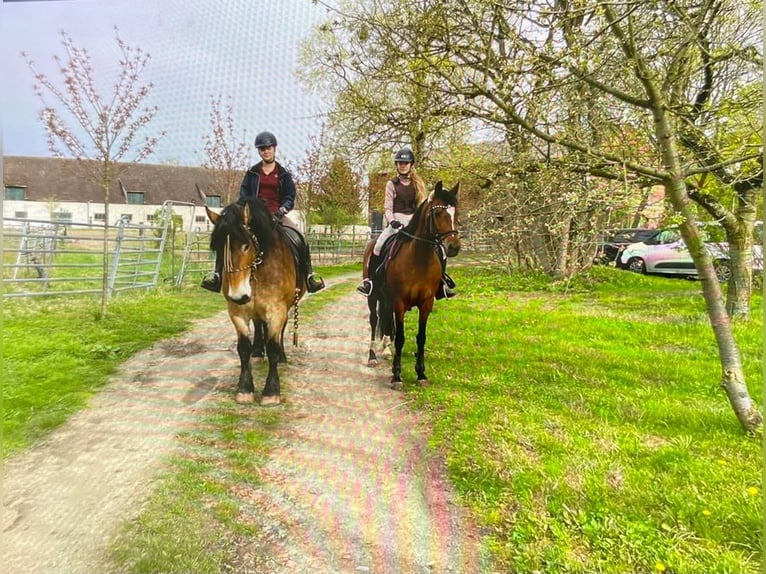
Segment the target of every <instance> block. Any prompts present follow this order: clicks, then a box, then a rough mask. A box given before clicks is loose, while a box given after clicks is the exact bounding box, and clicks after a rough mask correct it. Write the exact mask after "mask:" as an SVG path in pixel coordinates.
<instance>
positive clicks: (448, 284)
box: [436, 271, 457, 299]
mask: <svg viewBox="0 0 766 574" xmlns="http://www.w3.org/2000/svg"><path fill="white" fill-rule="evenodd" d="M454 286H455V282H454V281H453V280H452V277H450V276H449V275H447V273H446V271H445V272H444V273H443V274H442V282H441V283H440V284H439V288H438V289H437V290H436V298H437V299H452V298H453V297H454V296H455V295H457V293H455V292H454V291H453V290H452V288H453V287H454Z"/></svg>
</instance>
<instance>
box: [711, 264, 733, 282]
mask: <svg viewBox="0 0 766 574" xmlns="http://www.w3.org/2000/svg"><path fill="white" fill-rule="evenodd" d="M713 267H715V275H716V277H718V282H719V283H726V282H727V281H728V280H729V279H731V265H730V264H729V262H728V261H726V260H724V259H719V260H718V261H715V262H714V263H713Z"/></svg>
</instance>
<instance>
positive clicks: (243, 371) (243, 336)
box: [235, 331, 255, 403]
mask: <svg viewBox="0 0 766 574" xmlns="http://www.w3.org/2000/svg"><path fill="white" fill-rule="evenodd" d="M238 333H239V334H238V337H237V353H238V354H239V385H238V386H237V396H236V398H235V400H236V401H237V402H238V403H252V402H253V401H254V400H255V387H253V373H252V371H251V370H250V353H251V351H252V343H251V342H250V335H249V334H248V333H241V332H239V331H238Z"/></svg>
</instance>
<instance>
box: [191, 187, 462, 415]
mask: <svg viewBox="0 0 766 574" xmlns="http://www.w3.org/2000/svg"><path fill="white" fill-rule="evenodd" d="M458 189H459V184H458V185H456V186H455V187H454V188H452V189H449V190H448V189H445V188H444V187H443V186H442V183H441V182H438V183H437V184H436V186H435V188H434V190H433V192H432V193H431V194H430V195H429V196H428V198H427V199H426V200H425V201H424V202H423V203H421V204H420V206H418V208H417V209H416V211H415V213H414V214H413V216H412V219H411V221H410V223H409V224H408V225H407V226H405V227H403V228H402V229H400V230H399V233H398V234H397V235H396V236H394V238H395V241H394V242H393V243H394V244H393V246H392V249H390V250H389V252H388V253H387V255H386V259H387V263H386V266H385V270H384V271H383V275H382V277H381V278H380V279H378V280H376V281H374V284H375V288H374V289H373V291H372V293H371V294H370V296H369V297H368V300H367V301H368V306H369V309H370V330H371V336H370V339H371V340H370V350H369V357H368V364H369V365H375V364H376V363H377V358H376V355H375V351H374V348H373V343H374V341H375V335H376V333H377V331H378V329H377V327H378V322H379V321H380V332H381V335H382V336H383V337H384V339H388V340H390V339H391V338H392V337H393V339H394V346H395V353H394V357H393V366H392V374H393V376H392V378H391V386H392V387H393V388H398V389H400V388H401V386H402V379H401V358H402V347H403V346H404V315H405V313H406V312H407V311H409V310H410V309H411V308H413V307H417V308H418V310H419V323H418V325H419V326H418V335H417V349H418V350H417V354H416V360H415V371H416V372H417V375H418V382H419V383H421V384H427V383H428V379H427V378H426V373H425V345H426V324H427V322H428V316H429V314H430V313H431V310H432V309H433V304H434V298H435V296H436V293H437V291H438V289H439V286H440V283H441V281H442V273H443V271H444V265H445V263H446V258H447V257H454V256H455V255H457V253H458V251H460V239H459V236H458V231H457V229H456V225H457V217H456V208H457V193H458ZM205 209H206V211H207V215H208V217H209V219H210V221H211V222H212V223H213V224H214V227H213V232H212V234H211V239H210V247H211V249H213V250H216V251H217V252H219V253H221V254H222V255H223V261H224V266H223V274H222V287H221V292H222V294H223V296H224V297H225V298H226V302H227V306H228V311H229V317H230V318H231V322H232V323H233V324H234V328H235V329H236V331H237V353H238V355H239V361H240V374H239V383H238V386H237V395H236V401H237V402H239V403H251V402H253V401H254V400H255V389H254V386H253V375H252V371H251V367H250V359H251V356H259V355H260V356H262V355H263V346H264V345H265V351H266V356H267V357H268V362H269V370H268V375H267V376H266V383H265V386H264V387H263V391H262V395H261V405H263V406H271V405H278V404H280V402H281V398H280V388H279V372H278V370H277V365H278V363H279V362H285V352H284V331H285V327H286V325H287V318H288V312H289V310H290V308H291V307H293V306H296V307H297V305H298V302H299V301H300V299H301V298H302V297H303V295H304V294H305V292H306V278H305V276H304V275H305V273H303V271H302V270H301V266H300V265H299V261H298V257H297V255H296V253H295V251H294V250H293V249H292V248H291V240H290V239H289V238H288V237H287V231H286V230H285V229H284V228H283V226H281V225H279V224H278V223H277V222H276V221H275V219H274V218H273V216H272V215H271V214H270V213H269V211H268V209H267V208H266V205H265V204H264V203H263V202H262V201H261V200H260V199H249V200H239V201H238V202H236V203H232V204H230V205H228V206H226V207H225V208H224V209H223V210H222V211H221V213H220V214H217V213H215V212H214V211H211V210H210V209H208V208H207V207H206V208H205ZM373 244H374V242H370V244H369V245H368V246H367V249H366V251H365V260H366V262H367V260H369V256H370V254H371V252H372V246H373ZM384 249H385V248H384ZM298 251H299V250H298Z"/></svg>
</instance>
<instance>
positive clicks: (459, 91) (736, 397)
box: [333, 0, 763, 431]
mask: <svg viewBox="0 0 766 574" xmlns="http://www.w3.org/2000/svg"><path fill="white" fill-rule="evenodd" d="M375 6H377V7H379V8H377V10H378V11H377V12H375V14H374V16H375V18H374V20H373V19H372V18H370V12H369V10H368V8H367V4H364V3H356V4H347V5H342V6H341V8H339V9H338V10H337V11H336V13H334V14H333V20H334V21H335V20H341V21H344V22H346V23H355V25H356V26H357V29H361V26H362V24H363V23H365V24H367V25H368V27H369V28H368V29H369V30H375V34H376V39H380V41H381V43H383V45H384V46H385V53H386V57H387V58H388V59H389V61H390V62H392V64H391V65H390V66H389V67H388V68H387V69H389V70H393V69H397V67H401V68H405V67H406V68H414V69H417V70H419V71H421V73H422V74H424V75H425V77H426V78H428V80H429V81H428V88H429V96H430V97H434V98H436V100H437V101H439V102H449V103H450V105H451V106H455V108H456V109H455V111H454V113H455V114H458V115H459V116H461V117H462V118H465V119H468V120H470V121H472V122H474V123H475V124H476V125H484V126H491V127H492V128H494V129H496V130H497V131H499V132H501V133H503V134H504V137H505V139H506V140H507V141H509V142H517V141H519V140H520V139H521V140H527V141H528V142H529V145H532V146H534V147H536V148H538V149H543V148H547V147H550V148H551V150H552V151H551V152H550V154H549V156H550V157H551V158H552V159H553V158H562V159H563V160H564V161H565V162H566V163H567V164H570V165H571V164H575V163H576V166H577V168H578V169H580V170H582V171H583V172H584V173H587V174H588V175H590V176H595V177H598V178H606V179H610V180H613V181H626V182H630V183H631V184H635V185H638V186H641V187H647V186H651V185H660V186H662V187H663V188H664V190H665V194H666V198H667V201H668V204H669V206H670V208H671V210H672V214H671V215H672V216H673V217H674V218H677V219H679V220H680V221H681V226H680V229H681V233H682V235H683V237H684V240H685V242H686V244H687V246H688V249H689V251H690V253H691V255H692V258H693V259H694V262H695V265H696V267H697V270H698V272H699V276H700V279H701V282H700V283H701V286H702V295H703V297H704V300H705V303H706V305H707V309H708V315H709V318H710V323H711V326H712V329H713V332H714V335H715V338H716V342H717V345H718V350H719V356H720V358H721V367H722V379H721V382H722V386H723V388H724V389H725V391H726V394H727V397H728V399H729V402H730V404H731V406H732V408H733V410H734V412H735V414H736V416H737V418H738V420H739V421H740V423H741V424H742V426H743V428H745V429H746V430H747V431H755V430H757V429H760V428H761V425H762V415H761V413H760V412H759V409H758V407H757V405H756V404H755V403H754V402H753V401H752V399H751V398H750V395H749V393H748V390H747V385H746V382H745V378H744V373H743V370H742V362H741V358H740V354H739V349H738V347H737V344H736V341H735V339H734V335H733V330H732V326H731V320H730V317H729V314H728V312H727V308H726V305H725V304H724V297H723V293H722V290H721V286H720V284H719V283H718V280H717V278H716V272H715V268H714V262H713V261H712V259H711V256H710V254H709V252H708V251H707V249H705V247H704V244H703V240H702V237H701V235H700V232H699V229H698V226H697V225H696V222H697V218H698V209H697V207H696V204H695V203H694V199H695V198H694V187H693V182H694V181H695V180H696V179H697V178H700V177H701V176H702V175H703V174H709V176H711V177H716V178H719V179H721V180H722V181H726V179H729V180H732V181H741V180H745V179H747V180H748V183H749V184H756V185H751V187H750V189H751V190H752V189H755V188H757V183H758V181H759V178H762V171H761V169H762V168H761V166H760V165H758V164H757V159H758V158H759V157H760V156H761V153H762V152H761V150H760V149H757V150H754V149H753V148H752V141H753V138H751V137H744V138H742V139H741V140H739V141H737V142H730V143H731V145H729V146H723V145H721V141H720V140H719V139H716V134H720V133H721V130H720V126H722V125H723V124H725V123H726V122H727V121H728V115H729V114H727V113H725V109H726V106H725V105H724V104H725V102H726V101H727V94H726V93H725V92H723V91H721V90H720V89H719V86H728V87H733V86H737V85H744V84H749V83H751V82H752V81H753V80H754V79H755V78H758V77H760V76H759V74H760V73H761V71H762V70H761V68H762V54H761V52H760V50H761V38H762V35H763V31H762V23H761V22H762V20H761V18H760V10H759V6H758V5H757V4H756V3H755V2H746V3H741V2H738V1H736V0H717V1H709V2H704V1H703V2H701V3H700V2H696V1H692V0H680V1H679V0H673V1H660V2H651V3H648V2H644V1H640V0H635V1H628V2H624V3H621V4H614V3H610V2H603V1H600V0H582V1H579V2H576V3H573V2H570V1H569V0H554V2H552V3H551V2H548V1H545V0H540V1H537V0H533V1H531V2H526V3H524V4H502V3H497V2H489V1H487V0H460V1H458V2H443V1H442V0H425V1H424V2H419V3H417V5H416V4H413V3H412V2H404V1H397V0H393V1H391V2H389V3H387V4H385V5H379V4H377V3H376V4H375ZM383 6H384V7H383ZM373 24H374V26H373ZM353 70H354V68H353V67H352V68H351V71H352V72H353ZM350 77H351V78H352V79H354V78H355V76H354V75H353V74H352V75H351V76H350ZM411 77H412V75H410V76H409V78H411ZM719 80H720V81H721V83H720V84H719V83H718V82H719ZM573 95H576V97H573ZM438 96H440V97H438ZM541 96H544V97H541ZM583 100H584V101H585V102H586V105H583V104H582V101H583ZM588 107H592V108H593V109H594V110H596V111H598V113H597V114H592V113H588V111H589V110H588V109H587V108H588ZM757 125H758V126H760V123H758V124H757ZM755 127H756V126H755V125H754V126H753V128H755ZM756 131H757V130H756ZM627 135H630V136H631V137H636V138H638V142H637V143H638V150H639V151H640V153H638V154H636V153H633V151H632V150H630V149H626V148H625V147H624V146H616V145H615V142H619V141H620V140H625V136H627ZM754 137H755V138H757V135H755V136H754ZM522 151H523V148H522ZM753 164H755V165H753ZM739 166H746V167H745V168H743V169H744V171H745V172H747V174H748V175H746V176H744V175H742V174H740V175H739V176H733V175H732V173H731V172H730V171H728V170H731V169H739ZM723 172H726V173H723ZM757 197H760V189H759V188H758V191H757V192H755V193H753V194H750V195H748V194H744V193H742V194H740V195H738V199H739V200H740V201H741V204H740V205H739V206H738V208H737V209H736V210H735V211H733V212H732V211H729V214H730V215H729V216H727V217H726V218H725V219H724V220H723V222H722V223H723V225H724V226H725V227H726V229H727V234H729V235H728V236H729V240H730V243H731V244H732V259H733V260H734V259H735V258H736V257H738V255H737V253H736V250H740V251H741V250H742V246H743V245H746V242H747V241H748V240H749V238H750V236H751V233H749V232H750V231H751V230H752V222H753V219H754V216H755V209H754V206H753V205H752V200H753V199H755V198H757ZM713 205H716V208H720V209H721V210H722V211H723V210H725V209H726V208H725V206H723V205H722V204H721V203H720V202H718V203H717V204H716V202H715V201H714V199H713V198H711V200H710V203H709V206H711V207H712V206H713ZM735 224H736V225H735ZM743 232H744V236H743V237H740V234H741V233H743ZM740 239H741V242H740V241H739V240H740ZM745 251H747V248H745Z"/></svg>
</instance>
